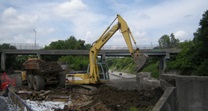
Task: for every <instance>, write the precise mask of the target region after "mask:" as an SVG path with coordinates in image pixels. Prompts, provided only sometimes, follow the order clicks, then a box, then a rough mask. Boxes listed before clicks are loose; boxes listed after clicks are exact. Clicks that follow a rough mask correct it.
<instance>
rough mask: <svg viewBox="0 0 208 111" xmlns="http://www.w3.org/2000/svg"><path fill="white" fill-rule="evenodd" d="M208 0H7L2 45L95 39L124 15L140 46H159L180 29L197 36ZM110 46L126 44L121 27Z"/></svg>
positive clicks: (0, 13) (180, 34) (182, 35)
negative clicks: (162, 38) (161, 40)
mask: <svg viewBox="0 0 208 111" xmlns="http://www.w3.org/2000/svg"><path fill="white" fill-rule="evenodd" d="M207 9H208V0H1V1H0V43H34V42H35V32H34V30H33V29H35V30H36V34H37V37H36V41H37V44H39V45H40V46H44V45H48V44H49V43H50V42H51V41H57V40H66V39H67V38H69V37H70V36H72V35H73V36H75V37H76V38H77V39H82V40H85V41H86V43H90V44H91V43H92V42H94V41H95V40H96V39H98V38H99V37H100V35H101V34H102V33H103V32H104V30H105V29H106V27H107V26H108V25H109V24H110V23H111V22H112V21H113V19H114V18H115V17H116V14H120V15H121V16H122V17H123V18H124V19H125V20H126V22H127V23H128V25H129V27H130V29H131V31H132V33H133V35H134V38H135V39H136V42H137V45H150V44H158V39H159V38H160V37H161V36H162V35H164V34H168V35H170V34H171V33H174V34H175V36H176V38H178V39H179V40H180V41H183V40H191V39H192V38H193V33H194V32H195V31H196V30H197V28H198V27H199V21H200V19H201V18H202V14H203V13H204V12H205V11H206V10H207ZM107 45H125V42H124V40H123V37H122V35H121V34H120V32H119V31H118V32H117V33H116V34H115V35H114V36H113V37H112V38H111V39H110V40H109V41H108V43H107Z"/></svg>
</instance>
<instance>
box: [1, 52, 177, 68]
mask: <svg viewBox="0 0 208 111" xmlns="http://www.w3.org/2000/svg"><path fill="white" fill-rule="evenodd" d="M180 51H181V50H180V49H142V50H140V53H141V54H146V55H148V56H150V57H151V56H157V57H160V58H161V67H162V69H164V67H165V60H166V59H168V58H170V55H176V54H178V53H179V52H180ZM0 53H1V68H2V69H3V70H5V69H6V66H5V62H6V57H7V55H37V56H38V58H41V56H66V55H75V56H76V55H83V56H88V55H89V50H42V49H40V50H34V49H30V50H28V49H27V50H17V49H5V50H0ZM98 55H99V56H101V57H102V59H103V60H105V58H106V57H116V56H118V57H125V56H131V55H130V53H129V50H128V49H103V50H101V51H99V53H98Z"/></svg>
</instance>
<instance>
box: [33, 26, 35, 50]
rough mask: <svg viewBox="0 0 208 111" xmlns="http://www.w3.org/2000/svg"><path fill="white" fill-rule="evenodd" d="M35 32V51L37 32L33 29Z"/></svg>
mask: <svg viewBox="0 0 208 111" xmlns="http://www.w3.org/2000/svg"><path fill="white" fill-rule="evenodd" d="M33 31H34V32H35V49H36V30H35V29H33Z"/></svg>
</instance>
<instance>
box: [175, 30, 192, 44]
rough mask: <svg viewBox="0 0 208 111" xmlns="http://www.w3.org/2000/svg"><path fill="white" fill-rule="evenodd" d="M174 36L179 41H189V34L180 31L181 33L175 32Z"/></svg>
mask: <svg viewBox="0 0 208 111" xmlns="http://www.w3.org/2000/svg"><path fill="white" fill-rule="evenodd" d="M174 35H175V37H176V38H177V39H179V40H180V41H182V42H183V41H184V40H187V39H189V33H187V32H185V31H181V30H179V31H177V32H175V33H174Z"/></svg>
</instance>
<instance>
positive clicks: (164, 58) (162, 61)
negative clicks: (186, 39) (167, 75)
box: [159, 53, 170, 75]
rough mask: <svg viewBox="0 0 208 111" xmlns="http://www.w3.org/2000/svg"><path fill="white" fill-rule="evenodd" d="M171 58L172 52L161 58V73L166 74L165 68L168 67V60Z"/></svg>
mask: <svg viewBox="0 0 208 111" xmlns="http://www.w3.org/2000/svg"><path fill="white" fill-rule="evenodd" d="M167 59H170V53H166V55H165V56H163V57H162V58H160V62H159V73H160V75H161V74H164V72H165V68H166V66H167V65H166V60H167Z"/></svg>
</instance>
